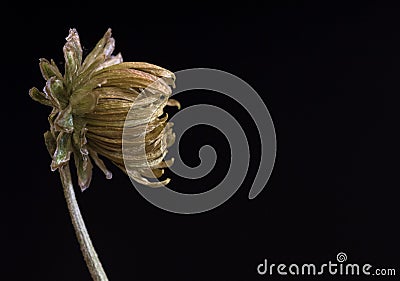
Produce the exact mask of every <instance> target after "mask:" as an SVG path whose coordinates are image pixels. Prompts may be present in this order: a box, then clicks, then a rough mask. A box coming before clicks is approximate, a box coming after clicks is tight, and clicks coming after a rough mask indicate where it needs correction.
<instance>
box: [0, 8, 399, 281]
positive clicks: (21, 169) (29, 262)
mask: <svg viewBox="0 0 400 281" xmlns="http://www.w3.org/2000/svg"><path fill="white" fill-rule="evenodd" d="M110 4H112V5H109V6H107V5H106V6H103V5H102V4H96V5H98V6H99V7H98V8H96V9H94V8H93V6H92V7H91V8H90V7H89V9H83V7H79V5H78V3H60V6H59V8H54V9H33V10H31V9H26V8H24V11H20V10H18V9H4V10H3V14H4V15H6V14H9V16H10V19H9V20H8V21H5V20H4V19H3V20H4V22H3V24H2V37H3V39H2V42H1V45H2V49H3V51H2V59H1V61H2V75H1V87H2V93H1V95H2V104H3V106H2V107H3V109H2V116H3V117H2V128H3V130H4V131H3V133H2V138H3V142H2V143H3V154H2V156H3V168H2V170H3V184H2V194H3V196H2V199H3V200H2V205H3V206H2V207H3V208H4V211H3V215H4V219H3V224H2V233H3V234H4V233H5V239H3V240H2V242H3V247H4V248H5V252H4V251H3V255H2V257H1V258H2V261H1V266H2V267H3V268H4V269H5V273H4V274H7V275H6V276H7V277H6V278H0V279H2V280H27V279H29V280H43V281H44V280H90V275H89V273H88V270H87V268H86V266H85V263H84V261H83V258H82V256H81V253H80V250H79V246H78V243H77V240H76V238H75V235H74V232H73V228H72V225H71V222H70V219H69V215H68V213H67V209H66V204H65V200H64V198H63V193H62V188H61V184H60V180H59V177H58V173H53V172H51V171H50V167H49V165H50V157H49V155H48V153H47V151H46V148H45V146H44V143H43V138H42V134H43V132H44V131H45V130H47V128H48V123H47V115H48V113H49V111H48V108H45V107H43V106H41V105H39V104H37V103H35V102H33V101H32V100H31V99H30V98H29V96H28V90H29V89H30V88H31V87H32V86H36V87H38V88H42V87H43V85H44V81H43V79H42V77H41V74H40V71H39V67H38V60H39V58H41V57H45V58H49V59H50V58H53V59H54V60H55V61H56V62H57V63H58V64H60V65H61V64H62V61H63V55H62V46H63V44H64V42H65V37H66V36H67V34H68V30H69V28H71V27H75V28H77V30H78V32H79V35H80V38H81V43H82V45H83V46H84V49H85V50H86V51H87V50H90V49H91V48H92V47H93V46H94V44H95V43H96V42H97V40H98V39H99V38H101V36H102V35H103V34H104V32H105V31H106V29H107V28H108V27H111V28H112V30H113V36H114V38H115V39H116V52H122V54H123V56H124V59H125V60H126V61H147V62H150V63H154V64H157V65H160V66H163V67H165V68H167V69H170V70H172V71H178V70H182V69H186V68H194V67H208V68H216V69H220V70H224V71H227V72H230V73H232V74H234V75H236V76H238V77H240V78H242V79H243V80H245V81H246V82H247V83H249V84H250V85H251V86H252V87H253V88H254V89H255V90H256V91H257V92H258V93H259V94H260V95H261V96H262V98H263V100H264V102H265V104H266V105H267V107H268V109H269V111H270V113H271V116H272V118H273V121H274V124H275V129H276V134H277V142H278V150H277V158H276V163H275V168H274V170H273V173H272V176H271V178H270V180H269V182H268V184H267V186H266V188H265V189H264V191H263V192H262V193H261V194H260V195H259V196H258V197H257V198H256V199H255V200H249V199H248V198H247V195H248V191H249V189H250V186H251V183H252V180H253V178H254V176H255V174H256V169H257V167H258V160H259V151H260V150H259V145H260V142H259V140H258V138H257V134H256V130H255V126H254V124H253V123H252V122H251V119H250V118H249V116H248V115H246V114H245V112H244V110H243V108H241V107H240V106H239V105H237V104H236V103H234V102H232V101H231V100H229V99H228V98H226V97H223V96H221V95H218V94H216V93H213V92H207V93H204V92H202V93H200V92H199V91H197V92H196V91H192V92H186V93H182V94H179V96H178V99H179V100H180V101H181V103H182V105H183V106H189V105H192V104H198V103H208V104H214V105H218V106H220V107H222V108H224V109H226V110H228V111H229V112H230V113H231V114H232V115H233V116H236V117H237V118H238V121H239V122H241V124H242V126H243V127H244V128H247V129H246V132H247V134H248V136H249V143H250V148H251V152H252V162H251V165H250V170H249V173H248V176H247V177H246V179H245V181H244V183H243V185H242V186H241V188H240V189H239V191H238V192H237V193H236V194H235V195H234V196H233V197H232V198H231V199H230V200H229V201H227V202H226V203H225V204H223V205H222V206H220V207H218V208H216V209H214V210H212V211H210V212H206V213H201V214H197V215H178V214H173V213H168V212H166V211H163V210H161V209H158V208H156V207H154V206H153V205H151V204H149V203H148V202H147V201H146V200H145V199H143V198H142V197H141V196H140V195H139V194H138V193H137V191H136V190H135V189H134V187H133V186H132V184H131V182H130V180H129V179H128V178H127V177H126V176H125V175H124V174H123V173H122V172H121V171H119V170H118V169H117V168H115V167H111V170H112V172H113V174H114V177H113V179H112V180H109V181H108V180H106V179H105V178H104V176H103V175H102V174H101V173H100V172H99V171H98V170H95V172H94V179H93V181H92V184H91V187H90V188H89V189H88V190H87V191H85V192H83V193H81V192H79V191H78V189H76V190H77V199H78V201H79V204H80V207H81V211H82V213H83V215H84V219H85V221H86V223H87V227H88V229H89V232H90V234H91V237H92V239H93V243H94V245H95V247H96V250H97V252H98V254H99V256H100V259H101V261H102V263H103V265H104V268H105V270H106V272H107V274H108V277H109V279H110V280H112V281H116V280H267V279H270V280H271V279H274V278H276V279H279V278H278V276H277V275H276V274H275V275H274V276H259V275H258V274H257V272H256V267H257V265H258V264H259V263H261V262H262V261H263V259H264V258H267V259H268V260H269V262H271V263H272V262H273V263H286V264H290V263H297V264H302V263H316V264H320V263H324V262H328V261H329V260H331V261H333V262H334V261H335V260H336V254H337V253H339V252H345V253H346V254H347V256H348V261H349V262H353V263H360V264H363V263H370V264H372V265H373V266H374V267H375V268H395V267H396V266H398V264H399V260H400V259H399V240H398V238H399V231H398V213H399V207H398V200H399V196H398V195H399V193H398V188H399V184H398V180H397V179H395V176H396V174H397V173H398V158H397V157H396V156H395V154H394V151H395V147H396V144H397V143H398V142H397V140H396V138H395V135H396V133H397V131H398V123H397V120H398V114H397V110H398V109H397V108H398V103H397V102H396V97H397V96H398V94H399V91H398V87H397V86H398V81H399V80H398V77H399V65H400V61H399V55H398V52H399V50H400V40H399V38H400V32H399V28H400V22H399V19H398V14H399V12H400V10H399V9H397V8H396V7H393V6H390V7H389V6H386V7H384V6H383V5H382V6H378V4H376V3H366V2H360V3H359V4H355V3H353V5H351V6H349V5H343V6H339V5H325V6H322V5H319V4H314V3H310V2H306V3H303V2H292V1H283V2H280V3H278V4H276V3H274V4H272V3H271V4H269V5H268V6H267V5H265V6H253V7H245V6H236V7H233V6H226V7H224V8H223V9H220V8H218V9H217V8H215V7H214V6H208V5H206V4H205V3H203V4H193V5H192V4H186V5H183V6H182V5H178V4H174V5H172V4H169V3H167V4H166V5H165V6H157V5H156V4H154V5H150V6H147V7H140V6H138V5H136V4H135V3H130V4H132V7H130V6H128V5H126V6H125V5H123V4H117V3H110ZM34 5H35V4H34ZM168 5H170V6H168ZM20 8H21V7H20ZM181 8H182V10H180V9H181ZM21 9H22V8H21ZM3 20H2V21H3ZM396 118H397V120H396ZM206 142H207V143H210V144H212V145H213V146H214V147H215V149H216V150H217V152H218V153H219V155H218V162H217V167H216V170H215V171H214V172H213V173H212V174H211V175H209V176H208V177H206V178H204V179H203V180H200V181H196V182H193V183H191V182H189V181H187V180H184V179H180V178H178V177H176V176H174V175H171V177H172V182H171V184H170V186H171V188H173V189H176V190H180V191H186V192H188V193H191V192H192V193H193V192H198V191H204V190H207V188H210V187H212V184H213V183H215V181H217V180H218V179H221V178H223V176H224V173H225V172H226V169H227V167H228V164H229V158H230V157H229V155H230V154H229V153H230V152H229V148H228V146H227V141H226V139H225V138H224V137H223V135H222V134H221V133H218V131H216V130H214V129H210V128H207V127H204V126H201V127H198V128H194V129H193V130H191V131H190V132H188V134H186V135H185V137H184V139H183V144H182V146H181V151H182V153H183V154H184V155H185V160H186V161H187V162H188V164H190V165H196V164H198V163H199V159H198V156H197V155H198V149H199V148H200V147H201V145H202V144H204V143H206ZM233 153H234V152H233ZM107 163H108V162H107ZM108 164H109V163H108ZM397 269H399V268H398V267H397ZM2 274H3V273H2ZM8 274H10V275H8ZM327 277H330V276H328V275H325V276H324V278H327ZM293 278H294V279H295V277H293ZM299 278H302V279H303V278H304V277H299ZM330 278H332V280H340V279H342V278H343V277H340V276H336V277H330ZM385 279H390V278H389V277H387V278H385Z"/></svg>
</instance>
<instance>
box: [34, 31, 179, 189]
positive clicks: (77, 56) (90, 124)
mask: <svg viewBox="0 0 400 281" xmlns="http://www.w3.org/2000/svg"><path fill="white" fill-rule="evenodd" d="M66 41H67V42H66V44H65V45H64V48H63V51H64V58H65V73H64V75H62V74H61V72H60V70H59V69H58V67H57V65H56V64H55V63H54V61H53V60H51V61H48V60H46V59H40V63H39V66H40V70H41V72H42V75H43V77H44V79H45V80H46V85H45V87H44V89H43V92H41V91H39V90H38V89H37V88H32V89H31V90H30V91H29V95H30V96H31V97H32V98H33V99H34V100H35V101H38V102H40V103H42V104H44V105H47V106H50V107H52V111H51V113H50V116H49V118H48V120H49V123H50V130H49V131H47V132H46V133H45V134H44V138H45V143H46V146H47V149H48V151H49V153H50V155H51V157H52V162H51V169H52V170H53V171H54V170H56V169H58V168H59V167H61V166H62V165H67V164H68V163H69V160H70V159H71V155H73V159H74V162H75V166H76V168H77V175H78V183H79V186H80V187H81V189H82V190H84V189H86V188H87V187H88V186H89V185H90V181H91V178H92V161H93V162H94V163H95V164H96V165H97V166H98V167H99V168H100V169H101V170H102V171H103V172H104V174H105V175H106V177H107V178H108V179H109V178H111V177H112V174H111V172H110V171H109V170H108V169H107V168H106V166H105V164H104V162H103V161H102V160H101V159H100V157H99V156H103V157H105V158H107V159H109V160H110V161H111V162H113V163H114V164H115V165H116V166H118V167H119V168H121V169H122V170H123V171H124V172H126V173H128V174H129V176H131V177H132V178H133V179H134V180H136V181H137V182H139V183H141V184H145V185H149V186H160V185H165V184H167V183H168V182H169V179H166V180H163V181H149V180H148V179H147V178H152V177H156V178H158V177H161V175H162V174H163V168H165V167H167V166H168V165H170V164H172V163H171V162H172V161H164V157H165V156H166V153H167V147H169V146H170V145H171V144H172V143H173V142H174V139H175V135H174V133H173V132H172V124H170V122H167V118H168V116H167V115H166V114H164V112H163V109H164V107H165V106H166V105H172V106H178V108H179V106H180V105H179V103H178V102H177V101H175V100H172V99H169V97H170V95H171V87H174V81H175V75H174V74H173V73H172V72H170V71H168V70H166V69H164V68H161V67H159V66H156V65H153V64H149V63H145V62H123V60H122V56H121V54H117V55H112V53H113V51H114V45H115V40H114V38H112V37H111V30H110V29H108V30H107V32H106V33H105V34H104V36H103V38H102V39H101V40H100V41H99V42H98V43H97V45H96V46H95V48H94V49H93V50H92V51H91V52H90V53H89V54H88V55H87V57H86V58H85V59H84V60H83V58H82V48H81V44H80V40H79V36H78V33H77V31H76V30H75V29H71V30H70V32H69V35H68V37H67V38H66ZM132 106H134V107H133V108H132V110H131V107H132ZM130 110H131V112H132V111H133V112H135V110H137V114H129V116H131V117H130V120H126V117H127V115H128V112H129V111H130ZM154 112H155V113H156V114H151V113H154ZM126 122H128V123H126ZM126 124H128V126H130V131H131V132H135V133H136V135H137V137H138V138H139V137H140V136H141V135H142V136H144V138H143V139H144V140H145V142H144V144H142V145H144V150H143V151H145V154H143V155H142V154H141V153H139V152H137V153H136V154H135V149H132V151H131V153H129V155H128V156H127V157H128V158H129V159H130V161H128V162H127V163H129V167H128V169H127V168H126V167H125V165H124V158H123V153H122V137H123V129H124V126H126ZM131 141H132V140H131ZM133 143H134V139H133ZM138 151H139V150H138ZM127 170H128V171H127Z"/></svg>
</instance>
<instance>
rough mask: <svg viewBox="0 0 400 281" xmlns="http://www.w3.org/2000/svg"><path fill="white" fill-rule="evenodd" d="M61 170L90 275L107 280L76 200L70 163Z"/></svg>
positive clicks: (71, 213) (95, 278) (71, 214)
mask: <svg viewBox="0 0 400 281" xmlns="http://www.w3.org/2000/svg"><path fill="white" fill-rule="evenodd" d="M59 171H60V176H61V181H62V185H63V189H64V196H65V200H66V201H67V206H68V211H69V214H70V216H71V221H72V224H73V226H74V229H75V234H76V237H77V238H78V242H79V245H80V247H81V251H82V254H83V257H84V259H85V261H86V265H87V267H88V269H89V272H90V275H91V276H92V278H93V280H94V281H107V280H108V278H107V276H106V273H105V272H104V269H103V267H102V265H101V262H100V260H99V258H98V256H97V254H96V251H95V249H94V247H93V244H92V241H91V240H90V236H89V233H88V231H87V229H86V226H85V222H84V221H83V218H82V215H81V212H80V210H79V206H78V202H77V201H76V197H75V192H74V187H73V185H72V181H71V171H70V169H69V165H68V164H67V165H63V166H62V167H60V168H59Z"/></svg>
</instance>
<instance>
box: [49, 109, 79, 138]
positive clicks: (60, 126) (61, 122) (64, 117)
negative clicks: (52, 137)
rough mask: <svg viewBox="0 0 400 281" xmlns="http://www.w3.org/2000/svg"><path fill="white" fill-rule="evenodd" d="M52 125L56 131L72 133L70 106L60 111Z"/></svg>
mask: <svg viewBox="0 0 400 281" xmlns="http://www.w3.org/2000/svg"><path fill="white" fill-rule="evenodd" d="M54 125H55V126H56V129H57V130H60V131H63V132H65V133H72V132H73V131H74V120H73V117H72V114H71V106H67V107H66V108H65V109H64V110H63V111H61V112H60V113H59V114H58V116H57V118H56V120H55V121H54Z"/></svg>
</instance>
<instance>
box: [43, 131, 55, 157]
mask: <svg viewBox="0 0 400 281" xmlns="http://www.w3.org/2000/svg"><path fill="white" fill-rule="evenodd" d="M43 136H44V143H45V144H46V147H47V151H48V152H49V154H50V156H53V155H54V153H55V152H56V148H57V142H56V139H55V138H54V136H53V134H52V133H51V132H50V131H46V132H45V133H44V135H43Z"/></svg>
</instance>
